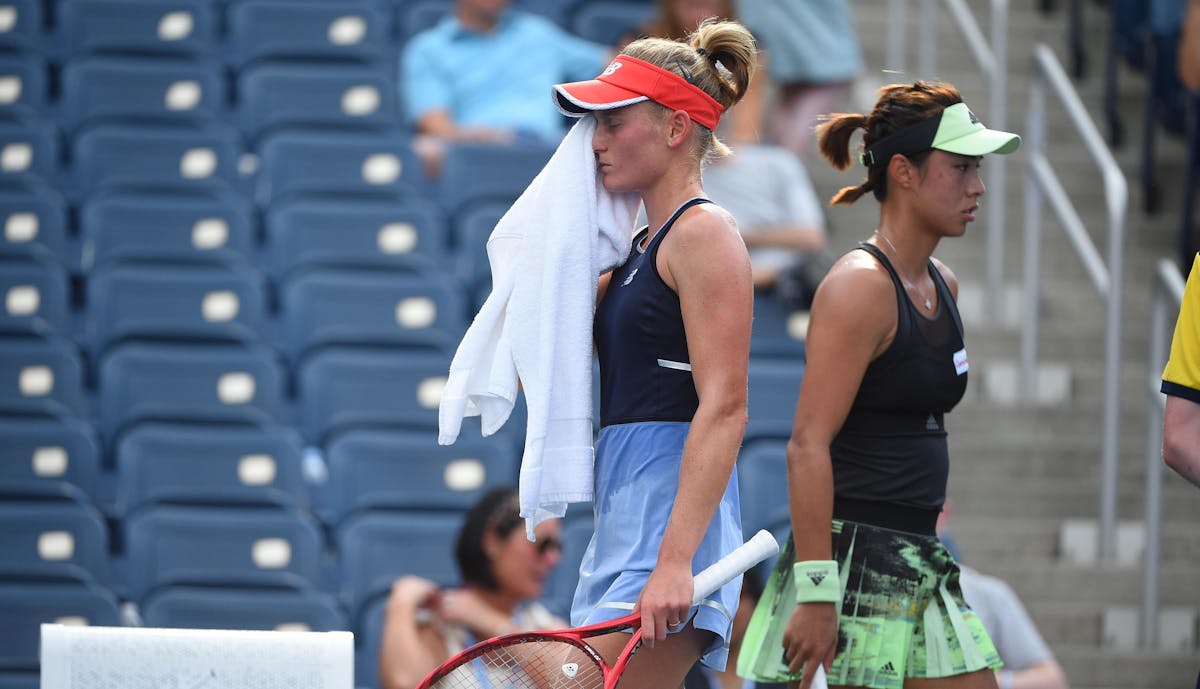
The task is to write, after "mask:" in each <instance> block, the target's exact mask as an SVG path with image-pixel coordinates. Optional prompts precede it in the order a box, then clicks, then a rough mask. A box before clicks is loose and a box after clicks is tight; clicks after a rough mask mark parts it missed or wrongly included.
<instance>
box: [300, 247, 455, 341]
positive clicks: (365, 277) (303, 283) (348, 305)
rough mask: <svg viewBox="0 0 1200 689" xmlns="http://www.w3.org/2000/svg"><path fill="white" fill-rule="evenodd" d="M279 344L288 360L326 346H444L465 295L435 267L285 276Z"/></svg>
mask: <svg viewBox="0 0 1200 689" xmlns="http://www.w3.org/2000/svg"><path fill="white" fill-rule="evenodd" d="M280 303H281V318H282V325H283V342H284V347H285V350H286V351H287V352H288V354H289V355H290V356H291V357H292V359H293V360H298V359H299V358H300V357H301V356H302V355H303V354H304V353H305V352H307V351H309V350H310V349H312V348H314V347H320V346H323V345H331V344H349V345H400V346H410V347H420V348H431V349H436V350H439V351H447V352H448V351H452V350H453V349H454V347H455V346H456V345H457V344H458V341H459V340H460V339H461V338H462V334H463V333H464V332H465V331H466V329H467V304H466V297H465V295H464V293H463V290H462V288H461V287H460V286H459V285H458V282H457V281H456V280H454V279H453V278H452V277H447V276H446V275H444V274H443V273H440V272H437V271H432V270H431V271H421V272H414V273H411V274H404V273H396V272H393V271H387V272H367V271H363V270H333V269H319V270H310V271H304V272H301V273H298V274H296V275H294V276H293V277H291V278H289V279H288V280H287V281H286V282H285V283H284V284H283V287H282V293H281V295H280Z"/></svg>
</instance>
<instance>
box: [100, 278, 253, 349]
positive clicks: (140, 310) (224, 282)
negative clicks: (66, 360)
mask: <svg viewBox="0 0 1200 689" xmlns="http://www.w3.org/2000/svg"><path fill="white" fill-rule="evenodd" d="M87 304H88V306H87V312H88V318H87V327H86V331H85V335H84V338H85V340H86V342H87V344H88V347H89V348H90V349H91V350H92V351H93V352H96V353H99V352H102V351H103V350H104V349H105V348H107V347H109V346H111V345H113V344H115V343H117V342H119V341H121V340H125V339H154V340H178V341H184V342H187V341H201V340H212V341H227V342H240V343H246V344H253V343H255V342H259V341H261V340H262V338H263V327H264V326H263V322H264V320H265V317H266V296H265V294H264V285H263V279H262V276H261V275H259V273H258V272H257V271H255V270H253V269H252V268H249V267H245V266H241V265H223V266H222V265H217V266H208V265H190V264H183V265H170V264H125V263H113V264H109V265H108V266H106V267H103V268H99V269H97V270H95V271H94V272H93V273H92V274H91V275H89V276H88V283H87Z"/></svg>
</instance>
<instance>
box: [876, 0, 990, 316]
mask: <svg viewBox="0 0 1200 689" xmlns="http://www.w3.org/2000/svg"><path fill="white" fill-rule="evenodd" d="M920 2H921V6H920V16H919V18H918V23H919V24H920V31H919V33H918V40H919V44H918V49H917V74H916V75H914V76H915V77H916V78H920V79H933V78H935V77H936V76H937V51H938V40H937V39H938V24H939V18H940V17H941V16H942V15H941V14H940V13H939V12H938V5H945V7H946V10H947V12H948V14H947V16H949V17H950V19H951V20H952V21H953V22H954V24H955V25H956V26H957V27H958V30H959V32H960V33H961V34H962V37H963V40H964V41H965V42H966V45H967V48H968V49H969V50H970V51H971V55H972V57H974V58H975V63H976V64H977V65H978V66H979V72H980V74H981V75H982V77H983V80H984V82H985V83H986V84H987V90H988V111H987V118H986V119H987V123H988V126H989V127H991V128H993V129H1005V128H1006V127H1007V120H1008V15H1009V11H1008V0H990V3H989V4H990V16H991V29H992V32H991V40H990V41H989V40H988V39H987V38H985V37H984V33H983V31H982V30H981V29H980V28H979V22H978V21H977V20H976V19H975V15H974V14H973V13H972V12H971V9H970V8H969V7H967V3H966V0H920ZM908 3H909V0H890V4H889V5H888V42H887V53H886V60H887V64H886V65H885V68H886V69H888V70H895V71H898V72H901V73H903V72H906V71H907V70H906V65H907V56H908ZM986 181H987V184H988V194H989V195H990V196H991V198H992V199H994V202H992V203H988V204H984V205H985V208H984V211H985V213H986V214H987V216H986V217H987V231H988V234H987V286H986V289H985V291H984V300H985V301H984V309H985V314H984V315H985V317H988V318H990V319H992V320H995V321H997V322H998V321H999V320H1000V319H1001V317H1002V316H1003V313H1004V254H1005V245H1004V237H1005V211H1006V209H1007V207H1008V204H1007V203H1006V202H1005V190H1006V188H1007V186H1008V185H1007V181H1008V161H1007V160H1006V158H1005V156H993V157H992V158H989V159H988V172H987V176H986Z"/></svg>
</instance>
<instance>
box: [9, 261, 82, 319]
mask: <svg viewBox="0 0 1200 689" xmlns="http://www.w3.org/2000/svg"><path fill="white" fill-rule="evenodd" d="M0 296H2V297H3V299H4V301H3V304H0V333H21V334H36V335H43V334H59V335H65V336H69V335H70V334H71V323H70V294H69V287H68V285H67V271H66V270H65V269H64V268H63V267H62V265H61V264H60V263H59V261H58V258H57V257H55V256H52V255H51V254H50V252H49V251H35V252H34V253H32V254H31V255H29V256H25V257H7V258H0Z"/></svg>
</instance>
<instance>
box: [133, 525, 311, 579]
mask: <svg viewBox="0 0 1200 689" xmlns="http://www.w3.org/2000/svg"><path fill="white" fill-rule="evenodd" d="M125 548H126V555H125V559H126V563H125V564H126V583H127V585H128V589H129V595H130V597H131V599H132V600H135V601H140V600H142V599H143V598H144V597H145V596H146V594H148V593H150V592H151V591H152V590H153V589H154V588H156V587H159V586H164V585H176V584H193V583H199V584H221V585H238V584H247V585H262V584H273V585H281V586H300V587H303V586H309V587H315V586H317V585H318V583H319V560H320V553H321V534H320V531H319V530H318V529H317V526H316V525H315V524H314V523H313V522H312V521H311V520H310V519H309V518H308V517H307V516H305V515H304V514H302V513H300V512H298V511H296V510H286V509H279V508H256V507H236V508H235V507H193V506H178V505H150V506H146V507H143V508H142V509H140V510H137V511H135V512H134V513H132V514H131V515H129V516H128V518H127V519H126V520H125Z"/></svg>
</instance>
